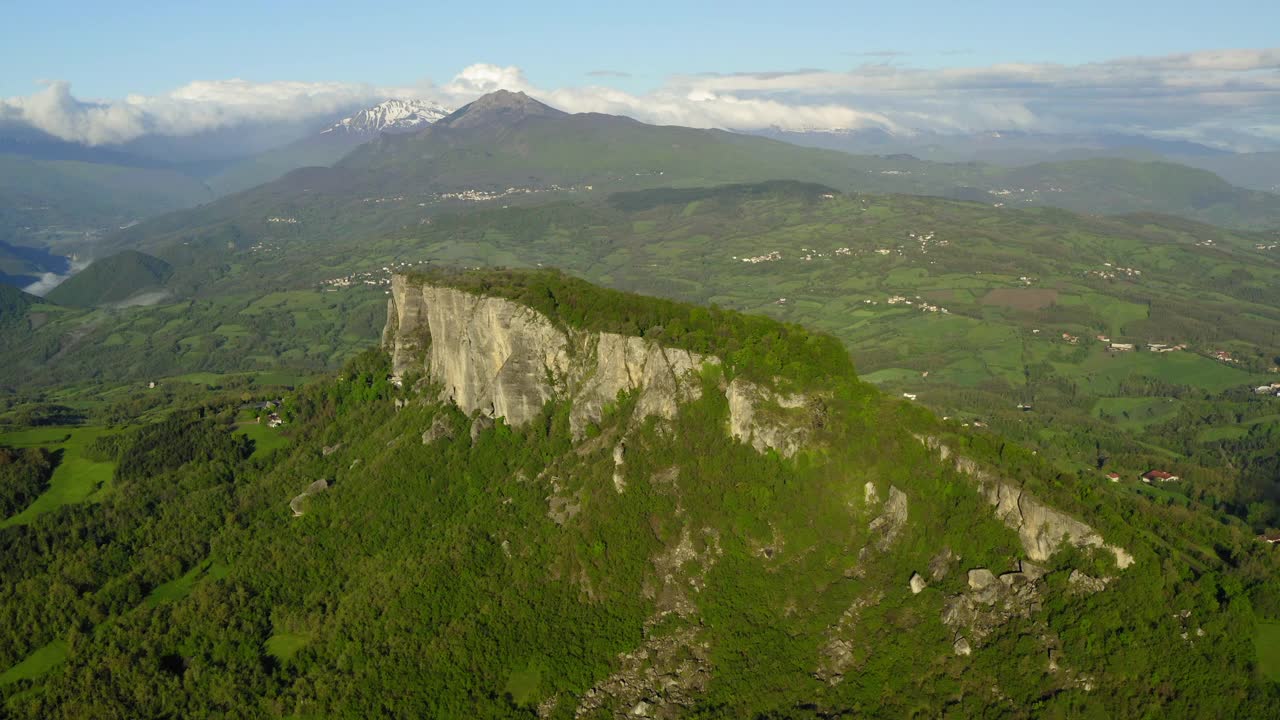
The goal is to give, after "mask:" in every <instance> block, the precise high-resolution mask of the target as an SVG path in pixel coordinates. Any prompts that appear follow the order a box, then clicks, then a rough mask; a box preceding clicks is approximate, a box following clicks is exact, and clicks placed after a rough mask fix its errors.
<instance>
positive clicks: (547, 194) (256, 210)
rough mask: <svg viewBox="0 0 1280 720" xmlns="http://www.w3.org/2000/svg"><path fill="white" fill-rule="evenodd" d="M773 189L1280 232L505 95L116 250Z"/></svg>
mask: <svg viewBox="0 0 1280 720" xmlns="http://www.w3.org/2000/svg"><path fill="white" fill-rule="evenodd" d="M769 180H797V181H802V182H811V183H819V184H822V185H826V186H828V187H831V188H835V189H837V190H839V191H842V192H847V191H857V192H877V193H900V194H912V195H934V196H940V197H951V198H961V199H968V200H974V201H979V202H983V203H986V204H989V205H998V206H1005V207H1031V206H1054V207H1064V208H1068V209H1072V210H1076V211H1080V212H1088V213H1128V212H1158V213H1164V214H1172V215H1180V216H1183V217H1187V218H1190V219H1195V220H1200V221H1208V222H1215V223H1220V224H1224V225H1229V226H1231V227H1240V228H1270V227H1280V196H1276V195H1271V194H1267V193H1260V192H1257V191H1251V190H1244V189H1242V188H1236V187H1234V186H1231V185H1229V184H1226V183H1225V182H1223V181H1222V180H1221V179H1220V178H1217V177H1215V176H1213V175H1212V174H1210V173H1206V172H1204V171H1201V170H1196V169H1193V168H1187V167H1184V166H1178V165H1172V164H1168V163H1164V164H1155V165H1153V164H1150V163H1144V162H1137V161H1127V160H1106V161H1082V162H1071V163H1045V164H1042V165H1038V166H1034V167H1033V168H1013V169H1010V168H1000V167H995V166H990V165H980V164H974V163H964V164H944V163H936V162H930V161H927V160H919V159H916V158H914V157H911V156H909V155H901V154H895V155H890V156H877V155H849V154H846V153H843V152H838V151H834V150H822V149H815V148H803V147H798V146H796V145H791V144H788V143H785V142H780V141H777V140H770V139H767V138H761V137H756V136H751V135H742V134H737V133H731V132H725V131H720V130H698V129H692V128H684V127H673V126H656V125H647V124H645V123H641V122H639V121H636V120H633V119H631V118H626V117H620V116H614V115H602V114H598V113H580V114H568V113H565V112H562V111H560V110H557V109H555V108H552V107H550V106H547V105H545V104H543V103H540V102H538V101H536V100H534V99H532V98H529V97H528V96H526V95H523V94H520V93H512V92H507V91H499V92H495V93H491V94H490V95H486V96H484V97H482V98H480V99H479V100H477V101H475V102H473V103H471V104H469V105H466V106H464V107H462V108H460V109H458V110H457V111H455V112H454V113H451V114H450V115H448V116H446V117H444V118H441V119H440V120H439V121H437V122H435V123H433V124H431V125H429V126H427V127H426V128H424V129H422V130H420V131H417V132H413V133H406V134H394V135H393V134H387V133H383V134H381V135H380V136H378V137H377V138H375V139H374V140H371V141H369V142H367V143H364V144H362V145H359V146H358V147H356V148H355V149H354V150H352V151H351V152H350V154H348V155H346V156H345V157H343V158H342V159H341V160H340V161H338V162H337V163H335V164H334V165H333V167H306V168H301V169H298V170H295V171H293V172H290V173H288V174H286V175H285V176H283V177H281V178H279V179H278V180H275V181H273V182H270V183H267V184H265V185H262V186H259V187H256V188H253V189H251V190H248V191H245V192H243V193H238V194H236V195H233V196H230V197H225V198H222V199H220V200H218V201H216V202H213V203H210V204H208V205H206V206H203V207H200V208H196V209H192V210H189V211H185V212H182V213H179V214H175V215H170V216H166V217H160V218H155V219H153V220H151V221H148V222H144V223H142V224H141V225H140V226H138V227H134V228H130V229H129V230H126V231H123V232H120V233H117V234H116V235H115V236H114V237H112V238H109V239H108V240H107V245H108V246H110V247H114V248H121V249H123V248H136V249H146V250H154V249H159V248H162V247H164V246H165V245H167V244H172V243H173V242H175V241H180V242H184V243H189V242H191V241H193V240H197V239H215V238H216V239H217V241H218V242H223V243H225V242H226V241H228V240H233V241H234V242H236V243H242V244H244V245H245V246H249V245H253V244H254V243H256V242H260V241H264V240H271V239H279V238H285V237H292V236H298V237H304V236H305V237H306V238H307V240H308V241H309V242H310V243H323V242H331V241H338V242H355V241H358V240H359V239H361V238H365V237H368V236H369V235H370V234H377V233H383V232H386V231H388V230H398V229H402V228H406V227H412V226H416V225H419V224H422V223H424V222H427V221H428V219H429V218H430V217H431V216H433V215H436V214H439V213H440V212H445V211H456V210H460V209H467V208H474V207H477V203H486V202H495V201H496V202H498V203H499V204H504V205H505V204H530V203H537V202H545V201H546V200H548V199H550V198H552V197H569V196H572V197H574V198H575V199H580V198H586V199H588V200H592V199H597V200H601V199H603V198H605V197H607V196H608V194H610V193H613V192H619V191H630V190H640V189H647V188H654V187H677V188H678V187H691V186H709V185H720V184H732V183H758V182H764V181H769ZM273 218H274V219H275V220H273ZM288 219H292V220H293V222H287V223H286V222H285V221H286V220H288Z"/></svg>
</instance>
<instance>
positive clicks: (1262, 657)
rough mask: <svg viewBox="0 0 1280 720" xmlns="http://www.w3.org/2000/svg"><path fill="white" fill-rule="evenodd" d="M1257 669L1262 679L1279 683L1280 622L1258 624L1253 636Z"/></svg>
mask: <svg viewBox="0 0 1280 720" xmlns="http://www.w3.org/2000/svg"><path fill="white" fill-rule="evenodd" d="M1254 646H1255V647H1256V648H1257V650H1258V669H1259V670H1260V671H1262V675H1263V677H1266V678H1269V679H1270V680H1271V681H1272V682H1277V683H1280V622H1260V623H1258V631H1257V634H1256V635H1255V636H1254Z"/></svg>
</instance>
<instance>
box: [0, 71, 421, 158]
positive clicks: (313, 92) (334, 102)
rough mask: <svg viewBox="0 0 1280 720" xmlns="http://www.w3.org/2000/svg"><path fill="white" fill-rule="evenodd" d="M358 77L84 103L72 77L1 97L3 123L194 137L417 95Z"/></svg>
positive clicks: (124, 137) (84, 137) (242, 84)
mask: <svg viewBox="0 0 1280 720" xmlns="http://www.w3.org/2000/svg"><path fill="white" fill-rule="evenodd" d="M411 92H412V91H408V90H405V89H396V88H385V87H376V86H373V85H366V84H355V83H304V82H267V83H254V82H248V81H246V80H236V79H233V80H214V81H197V82H192V83H189V84H187V85H183V86H182V87H179V88H177V89H175V90H172V91H170V92H168V93H165V94H163V95H156V96H143V95H130V96H128V97H126V98H124V99H123V100H114V101H96V102H95V101H84V100H79V99H77V98H75V97H74V96H72V94H71V85H70V83H68V82H66V81H53V82H50V83H48V84H47V86H46V87H45V88H44V89H43V90H41V91H39V92H36V93H34V94H32V95H29V96H26V97H15V98H8V99H0V124H3V123H17V124H22V125H27V126H30V127H34V128H37V129H39V130H42V131H44V132H46V133H49V134H50V135H53V136H55V137H58V138H60V139H62V140H68V141H72V142H79V143H83V144H86V145H106V144H116V143H123V142H128V141H129V140H133V139H134V138H137V137H139V136H142V135H145V134H149V133H158V134H162V135H179V136H181V135H192V134H195V133H200V132H204V131H208V130H217V129H220V128H226V127H234V126H236V125H238V124H241V123H249V122H271V121H281V120H299V119H302V120H305V119H307V118H311V117H317V116H326V115H332V114H334V113H338V112H343V111H346V110H349V109H351V108H354V107H359V106H362V105H368V104H372V103H375V102H378V101H381V100H384V99H386V98H387V97H391V96H396V95H402V94H406V93H411Z"/></svg>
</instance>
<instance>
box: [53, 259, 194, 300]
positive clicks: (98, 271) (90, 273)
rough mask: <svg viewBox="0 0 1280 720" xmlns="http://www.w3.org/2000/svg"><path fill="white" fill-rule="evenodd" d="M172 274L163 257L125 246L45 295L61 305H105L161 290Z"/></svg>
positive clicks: (171, 269)
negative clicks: (122, 250)
mask: <svg viewBox="0 0 1280 720" xmlns="http://www.w3.org/2000/svg"><path fill="white" fill-rule="evenodd" d="M172 274H173V268H172V267H171V266H170V265H169V263H167V262H165V261H164V260H161V259H160V258H157V257H152V256H151V255H147V254H144V253H140V252H135V251H132V250H125V251H124V252H119V253H116V254H115V255H111V256H109V257H105V258H103V259H101V260H96V261H94V262H93V263H92V264H90V265H89V267H87V268H85V269H84V270H82V271H80V272H78V273H76V274H75V275H72V276H71V277H70V278H68V279H67V280H65V281H64V282H63V283H62V284H60V285H58V286H57V287H56V288H54V289H53V290H52V291H50V292H49V295H48V297H49V300H51V301H53V302H56V303H59V304H62V305H74V306H80V307H92V306H97V305H108V304H111V303H118V302H121V301H125V300H128V299H130V298H132V297H135V296H137V295H140V294H143V293H147V292H155V291H158V290H161V289H162V288H163V287H164V284H165V281H167V280H168V279H169V276H170V275H172Z"/></svg>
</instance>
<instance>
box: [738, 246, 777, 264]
mask: <svg viewBox="0 0 1280 720" xmlns="http://www.w3.org/2000/svg"><path fill="white" fill-rule="evenodd" d="M733 259H734V260H739V259H741V260H742V262H744V263H751V264H752V265H758V264H759V263H764V262H777V261H779V260H781V259H782V253H780V252H778V251H777V250H774V251H773V252H770V253H765V254H764V255H756V256H754V257H744V258H739V257H737V256H736V255H735V256H734V258H733Z"/></svg>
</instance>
